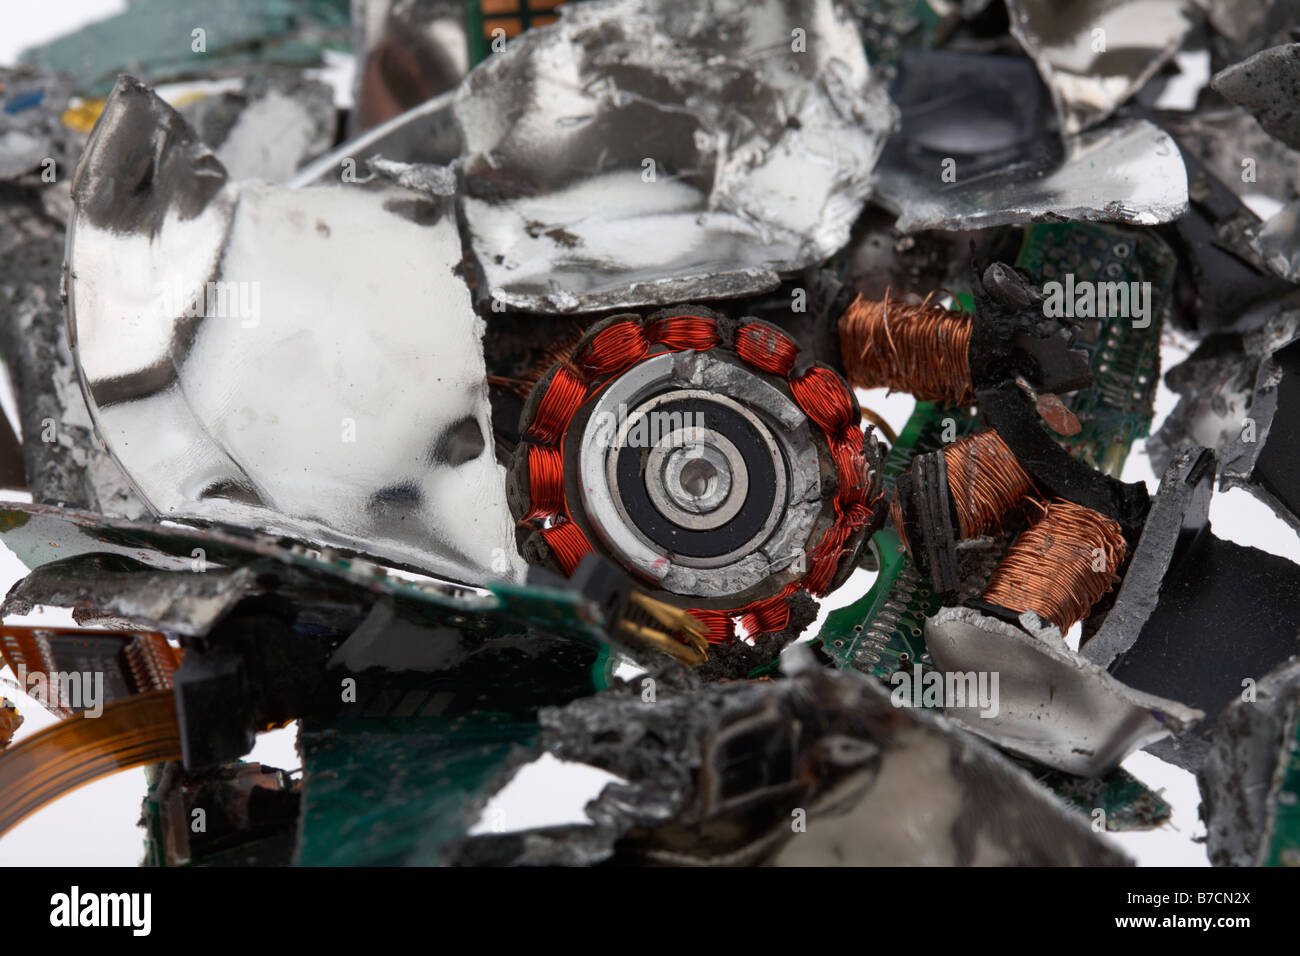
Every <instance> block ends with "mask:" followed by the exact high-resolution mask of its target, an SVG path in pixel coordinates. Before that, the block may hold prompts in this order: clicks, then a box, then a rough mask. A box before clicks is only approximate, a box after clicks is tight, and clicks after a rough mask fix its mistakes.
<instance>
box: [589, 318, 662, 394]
mask: <svg viewBox="0 0 1300 956" xmlns="http://www.w3.org/2000/svg"><path fill="white" fill-rule="evenodd" d="M649 349H650V341H649V340H648V339H647V338H646V334H645V330H644V329H642V328H641V325H640V324H639V323H637V322H632V321H627V322H615V323H614V324H613V325H610V326H607V327H606V328H604V329H601V331H599V332H597V333H596V335H595V336H594V337H593V338H592V340H591V341H590V342H588V343H587V344H586V346H585V347H584V348H583V349H582V351H581V352H580V353H579V354H578V355H577V357H576V359H575V361H576V363H577V365H578V368H580V369H581V370H582V371H583V373H584V375H585V377H586V378H587V379H588V380H590V379H592V378H596V377H597V376H600V375H608V374H609V373H610V372H617V371H618V370H619V369H621V368H623V367H624V366H627V365H631V364H632V363H633V362H638V361H640V360H641V359H642V358H644V357H645V354H646V352H647V351H649Z"/></svg>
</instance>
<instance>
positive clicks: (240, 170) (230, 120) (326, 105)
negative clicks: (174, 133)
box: [180, 74, 337, 183]
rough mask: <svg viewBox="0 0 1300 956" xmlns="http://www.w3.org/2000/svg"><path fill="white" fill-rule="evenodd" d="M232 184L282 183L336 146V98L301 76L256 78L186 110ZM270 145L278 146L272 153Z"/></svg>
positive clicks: (320, 85) (216, 94) (183, 112)
mask: <svg viewBox="0 0 1300 956" xmlns="http://www.w3.org/2000/svg"><path fill="white" fill-rule="evenodd" d="M180 113H181V115H182V116H183V117H184V118H185V121H186V122H187V123H189V124H190V125H191V126H192V127H194V130H195V132H196V133H198V135H199V138H200V139H202V140H203V142H204V143H206V144H207V145H208V146H210V147H211V148H212V150H213V152H215V153H216V156H217V160H218V161H219V162H220V163H221V165H222V167H223V168H224V169H225V170H226V174H227V175H228V176H229V177H230V178H231V179H236V180H238V179H264V180H267V181H269V182H273V183H282V182H286V181H288V180H289V179H291V178H292V177H293V176H294V174H295V173H297V172H298V169H299V167H301V166H303V165H304V164H305V163H307V162H309V161H311V160H313V159H315V158H317V157H318V156H320V155H322V154H323V153H325V152H326V151H327V150H329V148H330V146H331V145H332V144H333V142H334V127H335V125H336V122H337V120H336V116H335V110H334V93H333V90H331V89H330V87H329V86H328V85H326V84H325V83H322V82H320V81H318V80H311V79H307V78H305V77H303V76H301V75H298V74H271V75H270V76H269V77H262V76H256V77H253V78H252V79H250V80H249V81H248V83H247V84H245V85H244V87H243V88H242V89H240V90H238V91H222V92H217V93H213V94H212V95H210V96H205V97H202V98H200V99H198V100H196V101H195V102H193V103H191V104H189V105H187V106H184V107H182V108H181V110H180ZM270 144H274V148H271V145H270Z"/></svg>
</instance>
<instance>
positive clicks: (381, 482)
mask: <svg viewBox="0 0 1300 956" xmlns="http://www.w3.org/2000/svg"><path fill="white" fill-rule="evenodd" d="M73 198H74V202H75V205H76V213H75V216H74V218H73V221H72V223H71V225H70V229H69V239H68V262H69V276H70V281H69V288H68V316H69V327H70V330H71V333H72V339H73V344H74V349H75V352H76V356H77V359H78V362H79V366H80V371H81V375H82V379H83V382H84V385H85V392H86V397H87V401H88V404H89V405H90V407H91V412H92V416H93V418H94V420H95V423H96V426H97V428H98V431H99V433H100V434H101V435H102V436H103V437H104V440H105V441H106V443H107V444H108V446H109V447H110V449H111V450H112V452H113V454H114V456H115V457H116V458H117V460H118V461H119V462H120V463H121V465H122V467H123V468H124V469H125V470H126V472H127V473H128V474H129V475H130V476H131V478H132V480H133V482H134V483H135V485H136V486H137V487H138V488H139V490H140V492H141V493H142V495H143V496H144V497H145V499H146V500H147V501H148V502H149V504H150V505H151V507H152V508H153V509H154V511H155V512H157V513H159V514H162V515H166V516H168V517H172V518H190V519H203V520H216V521H223V522H228V523H232V524H240V525H245V526H252V527H258V528H262V529H268V530H273V531H276V532H280V533H286V534H292V535H295V536H297V537H300V538H304V539H306V540H308V541H312V542H317V543H329V544H333V545H335V546H341V547H348V548H351V549H354V550H358V551H363V552H367V553H371V554H374V555H376V556H379V557H384V558H387V559H389V560H393V561H397V562H399V563H403V564H407V565H409V566H412V567H415V568H419V569H423V570H428V571H432V572H435V573H438V574H441V575H443V576H446V577H450V578H452V579H458V580H470V581H478V580H484V579H486V578H488V577H493V576H495V577H508V576H510V575H512V574H514V573H516V571H517V568H518V566H519V565H518V558H517V555H516V552H515V550H514V546H513V542H512V540H511V531H510V518H509V512H508V511H507V509H506V507H505V492H504V481H503V472H502V470H501V469H500V467H499V466H498V465H497V463H496V461H495V458H494V456H493V454H492V451H491V446H490V444H489V443H488V442H487V439H486V436H487V435H488V434H490V423H489V418H488V410H487V401H486V394H485V393H486V385H485V381H484V371H483V358H482V351H481V345H480V335H481V325H480V320H479V319H478V318H477V317H476V316H475V315H474V313H473V311H472V309H471V307H470V301H469V291H468V289H467V288H466V286H465V284H464V282H463V281H462V280H461V278H460V277H459V275H458V272H459V265H460V262H461V258H462V256H461V245H460V238H459V234H458V232H457V228H456V224H455V216H454V213H453V212H452V209H451V200H450V199H449V198H448V197H444V196H438V195H432V194H430V193H429V192H426V191H420V190H415V189H410V188H405V187H400V186H396V185H390V184H387V183H383V182H376V183H373V184H372V185H370V186H369V187H367V188H359V187H357V186H353V187H352V188H348V187H347V186H335V187H330V188H321V189H314V190H310V191H301V190H299V191H293V190H287V189H282V188H277V187H272V186H267V185H262V184H258V183H243V184H237V183H232V182H230V181H229V180H228V177H227V176H226V174H225V171H224V170H223V169H222V167H221V164H220V163H219V162H218V161H217V159H216V158H215V156H214V155H213V154H212V153H211V151H210V150H208V149H207V147H205V146H203V145H202V144H201V143H199V142H198V141H197V140H196V138H195V136H194V134H193V132H192V131H191V130H189V129H188V128H187V127H186V126H185V124H184V122H183V120H181V118H180V117H179V116H178V115H177V114H176V113H175V112H174V111H172V110H171V109H170V108H169V107H168V106H166V105H165V104H164V103H162V102H161V101H160V100H158V99H157V97H155V96H154V95H153V94H152V93H151V92H149V90H148V89H147V88H146V87H144V86H142V85H141V84H139V83H138V82H136V81H134V80H131V79H129V78H125V79H123V80H122V81H121V82H120V83H119V84H118V86H117V88H116V89H115V90H114V92H113V94H112V96H111V97H110V98H109V101H108V103H107V105H106V106H105V109H104V115H103V116H102V118H101V120H100V122H99V125H98V127H97V128H96V131H95V133H94V135H93V136H92V138H91V141H90V143H89V144H88V145H87V149H86V153H85V155H84V156H83V159H82V162H81V165H80V166H79V167H78V170H77V175H76V179H75V181H74V183H73Z"/></svg>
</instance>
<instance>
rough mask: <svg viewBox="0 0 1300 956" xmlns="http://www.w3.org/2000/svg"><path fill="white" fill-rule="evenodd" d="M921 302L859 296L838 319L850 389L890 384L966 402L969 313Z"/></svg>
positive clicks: (925, 397) (922, 395) (929, 398)
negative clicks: (874, 299) (878, 299)
mask: <svg viewBox="0 0 1300 956" xmlns="http://www.w3.org/2000/svg"><path fill="white" fill-rule="evenodd" d="M933 296H934V293H930V295H927V296H926V297H925V301H924V302H919V303H915V302H903V301H901V300H899V299H892V300H891V299H890V293H889V292H888V291H887V292H886V293H885V298H884V300H883V301H879V302H877V301H873V300H871V299H864V298H863V297H862V296H860V295H859V296H858V297H857V298H856V299H854V300H853V302H852V304H850V305H849V307H848V308H847V309H846V310H845V311H844V315H843V316H842V317H841V318H840V324H839V329H840V351H841V354H842V355H843V357H844V369H845V371H846V372H847V373H848V379H849V384H850V385H852V386H853V387H854V388H880V387H884V388H889V389H891V390H893V391H898V392H908V393H910V394H912V395H915V396H916V397H917V398H918V399H920V400H921V401H925V402H943V403H944V404H947V405H969V404H971V402H973V401H974V400H975V396H974V393H973V392H972V390H971V377H970V360H969V357H968V355H967V349H968V347H969V345H970V336H971V322H970V317H969V316H967V315H964V314H963V313H961V312H958V311H956V310H955V309H945V308H943V307H942V306H938V305H934V304H933V303H931V301H930V299H931V298H932V297H933Z"/></svg>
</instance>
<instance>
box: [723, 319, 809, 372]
mask: <svg viewBox="0 0 1300 956" xmlns="http://www.w3.org/2000/svg"><path fill="white" fill-rule="evenodd" d="M736 354H737V355H739V356H740V357H741V358H742V359H744V360H745V361H746V362H748V363H749V364H750V365H753V366H755V367H757V368H761V369H762V370H763V371H764V372H771V373H772V374H773V375H789V374H790V370H791V369H792V368H794V360H795V357H796V356H797V355H798V354H799V349H798V348H796V347H795V344H794V343H793V342H791V341H790V339H789V338H788V337H787V336H785V335H783V334H782V333H780V332H778V331H776V330H775V329H771V328H768V327H767V326H766V325H763V324H761V323H759V322H750V323H749V324H748V325H742V326H741V327H740V328H739V329H737V330H736Z"/></svg>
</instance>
